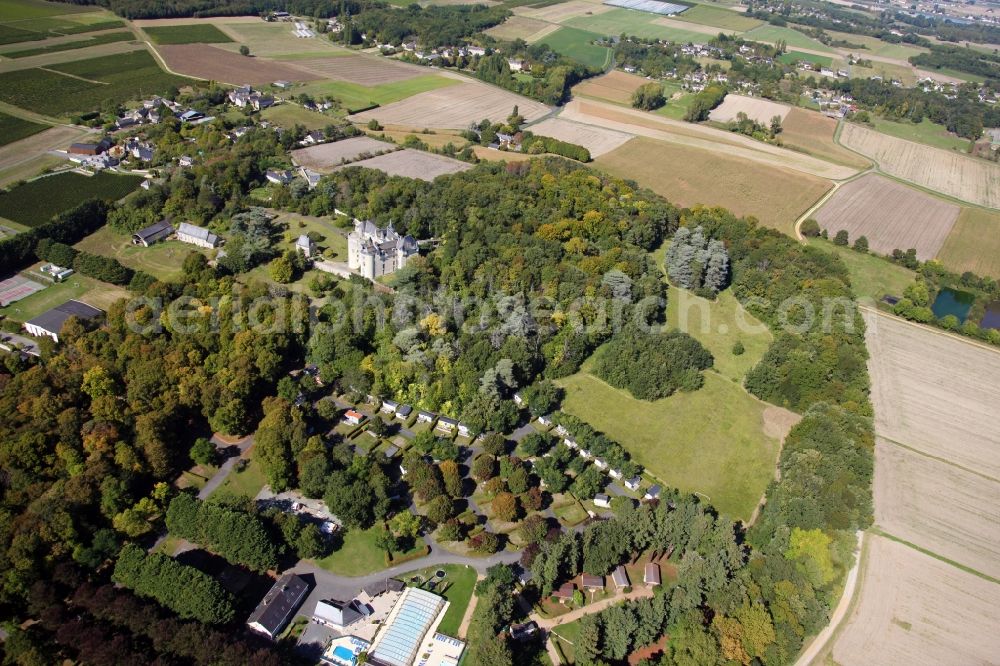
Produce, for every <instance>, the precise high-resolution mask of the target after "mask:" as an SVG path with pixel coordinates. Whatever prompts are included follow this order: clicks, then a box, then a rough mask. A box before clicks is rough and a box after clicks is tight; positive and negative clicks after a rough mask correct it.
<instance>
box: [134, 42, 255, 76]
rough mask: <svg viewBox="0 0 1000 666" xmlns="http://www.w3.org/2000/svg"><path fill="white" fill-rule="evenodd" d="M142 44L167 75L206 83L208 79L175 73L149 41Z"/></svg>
mask: <svg viewBox="0 0 1000 666" xmlns="http://www.w3.org/2000/svg"><path fill="white" fill-rule="evenodd" d="M143 34H145V33H143ZM142 43H143V44H145V45H146V47H147V49H148V50H149V51H150V52H151V53H152V55H153V58H154V59H155V60H156V64H158V65H159V66H160V69H162V70H163V71H164V72H166V73H167V74H173V75H174V76H183V77H185V78H188V79H193V80H195V81H208V79H203V78H201V77H200V76H192V75H191V74H181V73H180V72H175V71H174V70H172V69H170V66H169V65H167V61H166V59H165V58H164V57H163V56H162V55H160V52H159V51H157V50H156V47H155V46H153V43H152V42H150V41H149V40H143V42H142ZM222 83H225V81H223V82H222ZM227 85H235V84H227Z"/></svg>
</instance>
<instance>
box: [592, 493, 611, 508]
mask: <svg viewBox="0 0 1000 666" xmlns="http://www.w3.org/2000/svg"><path fill="white" fill-rule="evenodd" d="M594 506H597V507H600V508H602V509H610V508H611V498H610V497H608V496H607V495H605V494H604V493H598V494H596V495H594Z"/></svg>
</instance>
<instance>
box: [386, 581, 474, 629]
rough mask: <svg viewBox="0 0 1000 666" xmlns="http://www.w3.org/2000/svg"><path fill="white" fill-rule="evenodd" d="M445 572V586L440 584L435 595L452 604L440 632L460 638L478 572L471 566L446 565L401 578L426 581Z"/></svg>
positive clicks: (439, 627) (442, 622) (442, 621)
mask: <svg viewBox="0 0 1000 666" xmlns="http://www.w3.org/2000/svg"><path fill="white" fill-rule="evenodd" d="M439 570H440V571H444V573H445V576H444V586H445V587H443V588H442V584H441V583H438V585H437V587H436V588H435V589H434V593H435V594H440V595H441V596H443V597H444V598H445V599H447V600H448V602H449V603H450V604H451V605H450V606H448V610H447V612H445V614H444V618H442V619H441V624H440V626H438V631H440V632H441V633H442V634H446V635H448V636H458V629H459V627H460V626H461V625H462V618H463V617H465V609H466V608H468V607H469V602H470V601H471V600H472V592H473V589H474V588H475V587H476V570H475V569H473V568H472V567H470V566H466V565H461V564H445V565H444V566H440V567H428V568H427V569H421V570H419V571H415V572H412V573H408V574H404V575H403V576H401V578H404V579H409V578H410V577H411V576H414V575H419V576H421V577H422V578H423V579H424V580H427V579H429V578H431V577H432V576H433V575H434V573H435V572H436V571H439Z"/></svg>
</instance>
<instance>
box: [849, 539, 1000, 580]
mask: <svg viewBox="0 0 1000 666" xmlns="http://www.w3.org/2000/svg"><path fill="white" fill-rule="evenodd" d="M868 531H869V532H871V533H872V534H877V535H879V536H880V537H884V538H886V539H889V540H890V541H895V542H896V543H899V544H902V545H904V546H906V547H907V548H912V549H913V550H915V551H917V552H918V553H923V554H924V555H927V556H928V557H933V558H934V559H935V560H938V561H939V562H944V563H945V564H947V565H949V566H953V567H955V568H956V569H958V570H960V571H964V572H965V573H968V574H972V575H973V576H978V577H979V578H982V579H983V580H987V581H989V582H991V583H996V584H997V585H1000V578H994V577H993V576H990V575H989V574H985V573H983V572H982V571H977V570H976V569H973V568H972V567H969V566H966V565H964V564H962V563H961V562H956V561H955V560H951V559H948V558H947V557H945V556H943V555H939V554H938V553H935V552H934V551H933V550H928V549H927V548H923V547H921V546H918V545H917V544H915V543H911V542H909V541H907V540H906V539H901V538H900V537H898V536H896V535H894V534H890V533H889V532H886V531H885V530H883V529H882V528H880V527H879V526H878V525H873V526H872V527H870V528H869V529H868Z"/></svg>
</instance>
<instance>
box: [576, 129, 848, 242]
mask: <svg viewBox="0 0 1000 666" xmlns="http://www.w3.org/2000/svg"><path fill="white" fill-rule="evenodd" d="M595 164H596V166H598V167H599V168H601V169H603V170H605V171H608V172H610V173H612V174H614V175H616V176H619V177H621V178H628V179H632V180H635V181H636V182H638V183H639V184H640V185H643V186H645V187H648V188H650V189H651V190H653V191H654V192H656V193H657V194H661V195H663V196H665V197H666V198H667V199H669V200H670V201H672V202H674V203H676V204H678V205H681V206H694V205H695V204H705V205H708V206H724V207H725V208H728V209H730V210H731V211H733V212H734V213H736V214H737V215H753V216H754V217H756V218H757V219H759V220H760V222H761V223H762V224H764V225H766V226H769V227H772V228H774V229H778V230H779V231H783V232H785V233H787V234H792V233H793V227H794V225H795V220H796V219H798V217H799V216H800V215H801V214H802V213H803V212H805V211H806V210H808V209H809V207H810V206H812V205H813V204H815V203H816V201H818V200H819V198H820V197H821V196H823V194H824V193H825V192H826V191H827V190H828V189H830V187H831V184H830V182H829V181H827V180H824V179H823V178H818V177H816V176H810V175H807V174H804V173H800V172H797V171H792V170H790V169H782V168H778V167H772V166H766V165H763V164H754V165H752V166H749V165H747V163H746V161H744V160H743V159H741V158H739V157H734V156H729V155H725V154H723V153H719V152H714V151H708V150H702V149H700V148H695V147H691V146H685V145H680V144H675V143H670V142H666V141H657V140H654V139H648V138H645V137H637V138H635V139H632V140H631V141H629V142H628V143H626V144H625V145H623V146H621V147H620V148H618V149H616V150H614V151H612V152H610V153H608V154H606V155H603V156H601V157H599V158H598V159H597V160H596V161H595Z"/></svg>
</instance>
